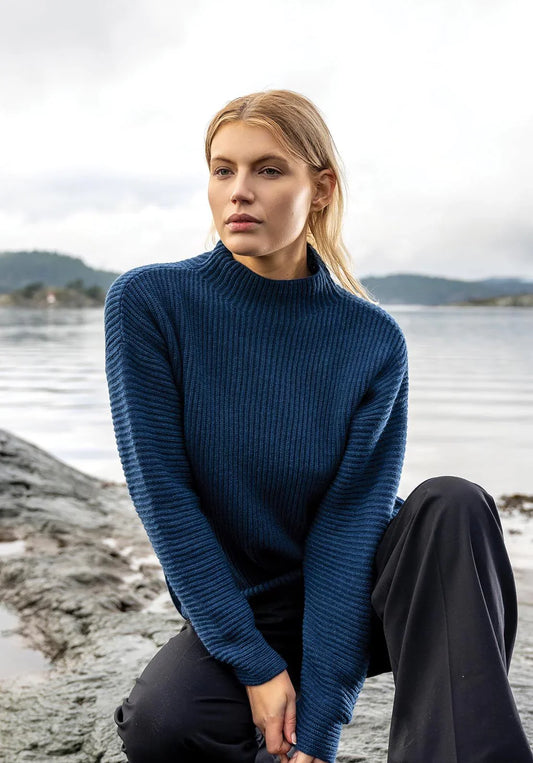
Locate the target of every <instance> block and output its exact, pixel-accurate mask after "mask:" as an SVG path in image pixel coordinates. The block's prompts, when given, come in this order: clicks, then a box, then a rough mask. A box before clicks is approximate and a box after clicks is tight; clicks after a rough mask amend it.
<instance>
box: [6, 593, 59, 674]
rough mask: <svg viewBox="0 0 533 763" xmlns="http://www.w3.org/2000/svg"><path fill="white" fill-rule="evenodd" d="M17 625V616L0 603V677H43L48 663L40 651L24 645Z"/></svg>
mask: <svg viewBox="0 0 533 763" xmlns="http://www.w3.org/2000/svg"><path fill="white" fill-rule="evenodd" d="M18 626H19V619H18V617H17V616H16V615H15V614H13V613H12V612H10V611H9V610H8V609H6V608H5V607H4V606H2V605H1V604H0V653H1V655H2V659H1V660H0V679H3V678H15V677H17V676H21V675H27V674H32V676H33V677H34V678H36V679H38V678H41V679H44V678H45V677H46V671H47V670H48V669H49V667H50V665H49V663H48V661H47V660H46V658H45V657H44V656H43V655H42V654H41V652H37V651H35V650H34V649H29V648H28V647H27V646H26V645H25V643H24V641H23V639H22V637H21V636H20V635H19V633H18V632H17V628H18Z"/></svg>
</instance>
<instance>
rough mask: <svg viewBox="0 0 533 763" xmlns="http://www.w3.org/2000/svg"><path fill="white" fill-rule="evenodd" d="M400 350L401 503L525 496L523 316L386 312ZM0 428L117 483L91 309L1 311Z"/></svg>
mask: <svg viewBox="0 0 533 763" xmlns="http://www.w3.org/2000/svg"><path fill="white" fill-rule="evenodd" d="M387 309H388V310H389V312H390V313H391V314H392V315H393V316H394V317H395V318H396V319H397V321H398V322H399V324H400V326H401V327H402V329H403V330H404V332H405V335H406V338H407V344H408V348H409V365H410V415H409V431H408V443H407V453H406V460H405V467H404V474H403V478H402V482H401V484H400V490H399V493H400V495H404V496H405V495H406V493H407V492H408V491H410V490H411V489H413V488H414V487H415V486H416V485H417V484H418V483H419V482H421V481H422V480H423V479H426V478H427V477H430V476H433V475H437V474H459V475H462V476H465V477H467V478H468V479H472V480H473V481H475V482H479V483H481V484H484V486H485V487H486V488H487V489H488V490H489V491H491V492H493V493H496V494H498V495H499V494H500V493H502V492H515V491H524V492H531V493H533V471H532V470H531V463H532V462H533V437H532V431H533V430H532V424H533V383H532V379H533V352H532V350H533V339H532V337H533V310H529V309H527V308H497V307H476V308H468V307H425V306H424V307H419V306H411V305H410V306H405V307H404V306H393V307H390V308H387ZM0 352H1V356H2V358H3V361H2V363H1V365H0V426H2V427H4V428H6V429H9V430H12V431H13V432H15V433H16V434H18V435H19V436H21V437H24V438H26V439H28V440H30V441H32V442H35V443H36V444H38V445H40V446H42V447H44V448H46V449H47V450H50V451H51V452H52V453H53V454H55V455H56V456H58V457H59V458H61V459H63V460H64V461H66V462H67V463H69V464H72V465H73V466H76V467H77V468H79V469H81V470H82V471H85V472H88V473H89V474H95V475H97V476H99V477H103V478H106V479H113V480H117V481H119V482H123V480H124V477H123V474H122V469H121V466H120V462H119V459H118V455H117V452H116V445H115V440H114V435H113V431H112V425H111V415H110V412H109V403H108V396H107V387H106V381H105V373H104V334H103V311H102V310H101V309H88V308H86V309H81V310H72V309H55V310H54V309H46V308H45V309H31V310H24V309H22V308H3V309H0Z"/></svg>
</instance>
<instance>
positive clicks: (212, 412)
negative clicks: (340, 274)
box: [105, 241, 408, 763]
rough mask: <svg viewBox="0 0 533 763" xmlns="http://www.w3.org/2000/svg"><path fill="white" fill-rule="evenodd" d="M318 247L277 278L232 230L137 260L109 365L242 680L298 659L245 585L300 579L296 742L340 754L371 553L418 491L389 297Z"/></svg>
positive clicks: (113, 321)
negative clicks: (240, 247) (411, 473)
mask: <svg viewBox="0 0 533 763" xmlns="http://www.w3.org/2000/svg"><path fill="white" fill-rule="evenodd" d="M307 263H308V267H309V270H310V272H311V275H309V276H307V277H304V278H296V279H288V280H278V279H270V278H266V277H263V276H261V275H259V274H257V273H255V272H254V271H253V270H251V269H250V268H249V267H247V266H246V265H244V264H243V263H241V262H239V261H238V260H236V259H235V258H234V257H233V255H232V254H231V252H230V251H229V250H228V249H227V248H226V247H225V246H224V244H223V243H222V242H221V241H218V243H217V244H216V246H215V247H214V249H213V250H212V251H209V252H204V253H203V254H200V255H197V256H195V257H192V258H190V259H185V260H181V261H178V262H170V263H156V264H148V265H142V266H140V267H136V268H133V269H131V270H128V271H127V272H125V273H123V274H122V275H120V276H119V277H118V278H117V279H116V280H115V281H114V282H113V284H112V285H111V287H110V289H109V291H108V293H107V297H106V303H105V336H106V374H107V380H108V389H109V398H110V407H111V414H112V420H113V426H114V431H115V436H116V440H117V447H118V452H119V455H120V459H121V463H122V467H123V470H124V475H125V477H126V482H127V485H128V490H129V493H130V496H131V499H132V502H133V504H134V506H135V508H136V510H137V512H138V514H139V516H140V517H141V520H142V522H143V524H144V527H145V529H146V532H147V535H148V537H149V540H150V542H151V544H152V546H153V548H154V551H155V553H156V554H157V556H158V558H159V560H160V563H161V566H162V568H163V571H164V573H165V578H166V580H167V584H168V586H169V589H170V591H171V593H172V596H173V600H174V602H175V603H176V606H177V607H178V609H179V610H180V612H181V613H182V614H183V615H184V617H187V618H188V619H190V621H191V622H192V624H193V626H194V628H195V630H196V632H197V633H198V635H199V637H200V639H201V641H202V642H203V644H204V645H205V647H206V648H207V650H208V651H209V652H210V654H211V655H213V656H214V657H216V658H218V659H219V660H221V661H223V662H226V663H229V664H230V665H231V666H232V667H233V669H234V671H235V674H236V676H237V678H238V680H240V681H241V682H242V683H243V684H245V685H257V684H261V683H264V682H266V681H268V680H270V679H271V678H273V677H274V676H275V675H277V674H278V673H280V672H282V671H283V670H284V669H286V668H287V663H286V662H285V660H284V659H283V657H281V655H280V654H278V653H277V652H276V651H275V650H274V649H273V648H272V647H271V646H270V645H269V644H268V642H267V641H266V639H265V638H264V636H263V635H262V633H261V632H260V631H259V630H258V628H257V627H256V625H255V621H254V616H253V611H252V608H251V605H250V603H249V601H248V598H249V597H250V596H251V595H252V594H253V593H255V592H260V591H264V590H267V589H274V588H276V587H280V586H283V584H284V583H288V582H290V581H293V580H295V579H297V578H299V577H302V576H303V581H304V596H305V600H304V616H303V635H302V638H303V661H302V671H301V685H300V696H299V698H298V702H297V728H296V734H297V747H298V749H300V750H302V751H303V752H305V753H307V754H308V755H313V756H316V757H318V758H320V759H322V760H324V761H327V763H333V762H334V760H335V756H336V752H337V748H338V744H339V738H340V733H341V728H342V724H343V723H349V722H350V720H351V718H352V714H353V709H354V706H355V702H356V700H357V697H358V694H359V692H360V690H361V687H362V685H363V682H364V679H365V677H366V671H367V668H368V636H369V617H370V595H371V588H372V562H373V558H374V555H375V551H376V548H377V545H378V543H379V540H380V538H381V536H382V535H383V532H384V530H385V528H386V527H387V524H388V523H389V521H390V520H391V518H392V517H393V516H394V515H395V514H396V513H397V511H398V510H399V509H400V507H401V505H402V503H403V500H402V499H401V498H400V497H398V496H397V495H396V491H397V489H398V485H399V481H400V476H401V469H402V463H403V458H404V451H405V442H406V429H407V400H408V361H407V349H406V343H405V338H404V335H403V333H402V331H401V329H400V327H399V325H398V324H397V322H396V321H395V319H394V318H393V317H392V316H391V315H390V314H389V313H388V312H387V311H386V310H385V309H384V308H382V307H381V306H379V305H376V304H373V303H371V302H368V301H367V300H364V299H363V298H361V297H359V296H357V295H355V294H352V293H350V292H348V291H347V290H345V289H343V288H342V287H341V286H339V285H338V284H337V283H336V282H335V281H334V280H333V278H332V277H331V274H330V273H329V271H328V269H327V267H326V264H325V262H324V261H323V260H322V258H321V257H320V255H319V254H318V252H317V251H316V249H314V248H313V247H312V246H311V245H310V244H308V245H307ZM280 590H281V589H280Z"/></svg>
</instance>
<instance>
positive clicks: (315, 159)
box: [205, 90, 377, 304]
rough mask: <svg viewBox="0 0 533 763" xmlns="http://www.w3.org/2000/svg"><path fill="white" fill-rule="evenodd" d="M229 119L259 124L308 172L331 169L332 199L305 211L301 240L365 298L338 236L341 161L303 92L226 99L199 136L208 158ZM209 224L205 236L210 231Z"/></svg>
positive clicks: (341, 202)
mask: <svg viewBox="0 0 533 763" xmlns="http://www.w3.org/2000/svg"><path fill="white" fill-rule="evenodd" d="M231 122H246V123H247V124H250V125H255V126H258V127H265V128H266V129H267V130H269V131H270V132H271V133H272V135H273V136H274V138H275V139H276V140H278V142H279V143H280V144H281V145H282V146H283V147H284V149H285V150H286V151H287V152H288V153H289V154H290V155H292V156H294V157H295V158H298V159H301V160H303V161H304V162H305V163H306V164H307V166H308V167H309V170H310V172H311V173H312V174H316V173H318V172H320V171H321V170H324V169H329V170H331V171H332V172H333V173H334V175H335V177H336V179H337V183H336V186H335V190H334V193H333V198H332V200H331V202H330V204H328V205H327V206H326V207H324V208H323V209H321V210H319V211H316V212H315V211H312V212H311V213H310V214H309V219H308V225H307V241H308V242H309V243H310V244H311V246H313V247H314V248H315V249H316V250H317V251H318V253H319V254H320V256H321V257H322V259H323V260H324V262H325V263H326V265H327V267H328V268H329V269H330V270H331V271H332V272H333V273H334V274H335V275H336V277H337V279H338V280H339V283H340V284H341V286H342V287H344V288H345V289H346V290H347V291H349V292H351V293H353V294H357V295H358V296H360V297H362V298H363V299H366V300H368V301H369V302H374V303H375V304H376V303H377V301H376V300H375V299H373V297H372V295H371V294H370V292H368V291H367V290H366V289H365V287H364V286H363V285H362V284H361V283H360V282H359V281H358V279H357V278H356V277H355V276H354V275H353V274H352V273H351V272H350V254H349V252H348V250H347V248H346V246H345V244H344V242H343V240H342V221H343V215H344V198H345V185H346V183H345V179H344V173H343V171H342V170H341V160H340V157H339V155H338V152H337V148H336V146H335V143H334V141H333V138H332V136H331V133H330V131H329V129H328V127H327V125H326V123H325V121H324V119H323V117H322V116H321V114H320V112H319V110H318V109H317V107H316V106H315V105H314V103H312V101H310V100H309V99H308V98H306V97H305V96H303V95H301V94H300V93H296V92H294V91H292V90H265V91H262V92H259V93H251V94H250V95H244V96H241V97H240V98H235V99H234V100H232V101H230V102H229V103H227V104H226V105H225V106H224V107H223V108H222V109H220V111H218V112H217V113H216V114H215V116H214V117H213V118H212V120H211V122H210V123H209V126H208V128H207V131H206V135H205V158H206V160H207V164H208V166H209V165H210V162H211V143H212V141H213V138H214V136H215V133H216V132H217V130H218V129H219V128H220V127H222V125H225V124H229V123H231ZM215 233H216V231H215V227H214V225H212V226H211V235H213V236H214V235H215Z"/></svg>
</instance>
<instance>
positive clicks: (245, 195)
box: [231, 175, 254, 201]
mask: <svg viewBox="0 0 533 763" xmlns="http://www.w3.org/2000/svg"><path fill="white" fill-rule="evenodd" d="M253 198H254V194H253V190H252V187H251V185H250V182H249V181H248V180H247V179H246V178H245V177H244V176H242V175H241V176H240V177H236V178H235V181H234V183H233V188H232V191H231V201H253Z"/></svg>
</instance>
